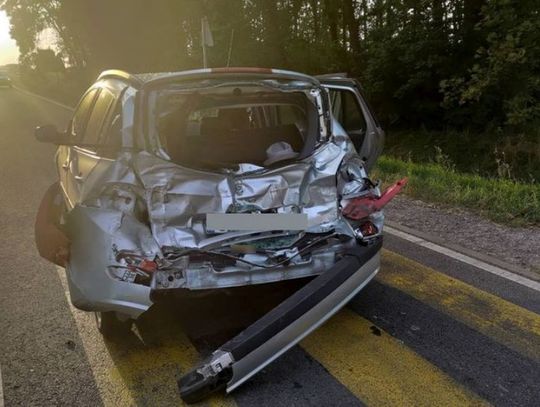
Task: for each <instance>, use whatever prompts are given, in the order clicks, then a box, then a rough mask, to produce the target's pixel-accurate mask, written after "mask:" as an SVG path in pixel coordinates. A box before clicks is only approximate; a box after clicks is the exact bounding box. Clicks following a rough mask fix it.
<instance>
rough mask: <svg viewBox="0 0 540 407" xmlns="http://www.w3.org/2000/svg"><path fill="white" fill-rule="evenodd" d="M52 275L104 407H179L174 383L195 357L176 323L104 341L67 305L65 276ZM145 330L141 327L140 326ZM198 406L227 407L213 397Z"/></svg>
mask: <svg viewBox="0 0 540 407" xmlns="http://www.w3.org/2000/svg"><path fill="white" fill-rule="evenodd" d="M58 274H59V276H60V280H61V281H62V285H63V286H64V291H65V292H66V295H67V296H68V302H69V304H70V308H71V311H72V314H73V317H74V319H75V323H76V325H77V328H78V331H79V335H80V338H81V341H82V343H83V347H84V350H85V353H86V357H87V360H88V362H89V365H90V367H91V369H92V373H93V375H94V378H95V382H96V385H97V387H98V390H99V392H100V396H101V399H102V402H103V404H104V405H105V406H115V407H116V406H181V405H184V404H183V403H182V400H181V399H180V394H179V392H178V388H177V384H176V379H177V378H178V377H180V376H181V375H182V374H184V373H186V372H187V371H189V370H190V369H191V368H192V367H193V366H194V364H195V363H196V362H197V361H198V360H199V358H200V356H199V354H198V352H197V351H196V350H195V348H194V347H193V345H192V344H191V342H190V341H189V339H188V338H187V336H186V335H185V334H184V333H183V332H182V329H181V327H180V326H179V324H178V323H177V322H176V321H171V320H170V319H167V320H166V321H163V320H161V319H160V317H159V316H157V315H156V316H155V317H154V318H149V319H148V321H146V322H144V321H143V322H141V324H139V326H138V327H137V328H136V329H135V330H134V332H133V334H132V335H126V336H125V337H121V338H119V339H117V340H114V341H105V340H104V339H103V338H102V336H101V334H100V333H99V332H98V330H97V328H96V324H95V320H94V316H93V314H91V313H87V312H83V311H79V310H77V309H76V308H74V307H73V306H72V305H71V302H70V301H69V293H68V288H67V280H66V276H65V271H64V270H63V269H61V268H59V269H58ZM145 325H146V326H145ZM201 405H203V406H205V405H206V406H213V407H221V406H223V407H228V406H231V407H233V406H235V405H236V403H235V402H234V400H233V399H232V398H231V397H226V396H222V395H217V396H214V397H213V398H211V399H209V400H208V401H206V402H205V403H201Z"/></svg>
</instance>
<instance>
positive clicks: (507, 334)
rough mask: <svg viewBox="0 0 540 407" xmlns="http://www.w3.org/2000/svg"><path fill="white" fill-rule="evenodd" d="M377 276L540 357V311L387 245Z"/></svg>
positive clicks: (522, 351) (477, 328)
mask: <svg viewBox="0 0 540 407" xmlns="http://www.w3.org/2000/svg"><path fill="white" fill-rule="evenodd" d="M376 279H377V281H378V282H380V283H382V284H384V285H386V286H389V287H393V288H396V289H398V290H399V291H401V292H403V293H405V294H406V295H408V296H410V297H412V298H415V299H416V300H418V301H420V302H421V303H423V304H425V305H428V306H430V307H432V308H434V309H436V310H438V311H440V312H442V313H444V314H446V315H448V316H450V317H451V318H453V319H455V320H456V321H460V322H462V323H464V324H465V325H467V326H469V327H470V328H472V329H474V330H475V331H477V332H480V333H482V334H483V335H485V336H487V337H489V338H492V339H494V340H495V341H497V342H499V343H502V344H504V345H505V346H506V347H508V348H509V349H513V350H514V351H516V352H518V353H520V354H521V355H524V356H526V357H529V358H531V359H532V360H540V315H538V314H536V313H534V312H532V311H529V310H527V309H525V308H523V307H520V306H519V305H515V304H513V303H511V302H509V301H506V300H504V299H502V298H500V297H498V296H496V295H493V294H490V293H488V292H485V291H482V290H480V289H478V288H476V287H474V286H472V285H469V284H466V283H464V282H462V281H461V280H458V279H455V278H453V277H450V276H448V275H446V274H444V273H441V272H438V271H436V270H434V269H432V268H429V267H426V266H424V265H422V264H420V263H417V262H416V261H414V260H410V259H408V258H406V257H404V256H401V255H399V254H397V253H394V252H392V251H389V250H386V249H383V252H382V260H381V271H380V273H379V274H378V275H377V277H376Z"/></svg>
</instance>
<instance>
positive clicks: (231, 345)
mask: <svg viewBox="0 0 540 407" xmlns="http://www.w3.org/2000/svg"><path fill="white" fill-rule="evenodd" d="M381 247H382V237H380V238H378V239H377V240H376V241H375V242H373V243H372V244H371V245H369V246H356V247H355V248H354V249H351V250H349V251H347V252H346V253H345V254H344V255H343V258H342V259H341V260H339V261H338V262H337V263H336V264H335V265H334V266H333V267H332V268H331V269H330V270H327V271H326V272H324V273H323V274H321V275H320V276H319V277H317V278H315V279H314V280H313V281H311V282H309V283H308V284H306V285H305V286H304V287H302V288H301V289H300V290H298V291H297V292H295V293H294V294H293V295H291V296H290V297H289V298H287V299H286V300H285V301H283V302H282V303H281V304H279V305H278V306H277V307H275V308H274V309H272V310H271V311H270V312H269V313H267V314H265V315H264V316H263V317H262V318H260V319H259V320H258V321H256V322H255V323H253V324H252V325H250V326H249V327H248V328H246V329H245V330H244V331H242V332H241V333H240V334H238V335H237V336H235V337H234V338H233V339H231V340H230V341H228V342H227V343H225V344H224V345H223V346H221V347H220V349H221V350H223V351H224V352H230V353H231V354H232V355H233V357H234V359H235V360H240V359H242V358H243V357H245V356H246V355H248V354H249V353H251V352H252V351H254V350H255V349H257V348H258V347H259V346H261V345H263V344H264V343H265V342H267V341H268V340H269V339H270V338H272V337H273V336H275V335H277V334H278V333H279V332H281V331H282V330H284V329H285V328H287V326H289V325H290V324H291V323H293V322H294V321H296V320H297V319H298V318H300V317H301V316H302V315H304V314H305V313H306V312H307V311H309V310H310V309H311V308H313V307H314V306H315V305H317V304H318V303H319V302H320V301H321V300H322V299H324V298H325V297H327V296H328V295H329V294H330V293H332V292H333V291H334V290H335V289H336V288H338V287H339V286H340V285H341V284H343V283H344V282H345V281H346V280H347V279H348V278H349V277H351V276H352V275H353V274H354V273H355V272H356V271H358V269H359V268H360V267H361V266H362V265H364V264H365V263H366V262H368V261H369V260H370V259H371V258H372V257H373V256H375V254H376V253H377V252H378V251H379V250H380V249H381Z"/></svg>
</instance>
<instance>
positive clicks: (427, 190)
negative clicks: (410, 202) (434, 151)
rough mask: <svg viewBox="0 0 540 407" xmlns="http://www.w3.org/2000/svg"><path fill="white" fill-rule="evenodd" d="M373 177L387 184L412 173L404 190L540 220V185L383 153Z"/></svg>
mask: <svg viewBox="0 0 540 407" xmlns="http://www.w3.org/2000/svg"><path fill="white" fill-rule="evenodd" d="M372 177H373V178H375V179H381V180H382V182H383V185H388V184H391V183H394V182H395V181H396V180H397V179H400V178H403V177H408V178H409V184H408V186H407V187H406V188H405V190H404V192H405V193H406V194H407V195H410V196H412V197H415V198H418V199H421V200H425V201H429V202H436V203H441V204H445V205H455V206H462V207H465V208H469V209H473V210H474V211H477V212H479V213H481V214H483V215H485V216H486V217H488V218H490V219H492V220H495V221H497V222H501V223H509V224H511V225H516V226H517V225H539V224H540V185H539V184H537V183H521V182H516V181H513V180H509V179H498V178H484V177H481V176H479V175H474V174H466V173H459V172H456V171H455V170H453V169H452V168H446V167H444V166H442V165H440V164H435V163H426V164H418V163H414V162H411V161H402V160H399V159H396V158H392V157H387V156H382V157H381V158H380V159H379V161H378V162H377V166H376V167H375V169H374V170H373V174H372Z"/></svg>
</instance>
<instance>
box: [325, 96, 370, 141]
mask: <svg viewBox="0 0 540 407" xmlns="http://www.w3.org/2000/svg"><path fill="white" fill-rule="evenodd" d="M330 100H331V102H332V113H333V114H334V117H335V118H336V120H337V121H338V122H340V123H341V125H342V126H343V128H344V129H345V131H346V132H347V133H348V134H349V136H351V138H358V137H362V138H363V136H364V134H365V133H366V128H367V124H366V118H365V117H364V112H363V111H362V108H361V107H360V104H359V103H358V99H357V96H356V95H355V94H354V93H353V92H352V91H351V90H348V89H331V90H330ZM353 141H354V140H353Z"/></svg>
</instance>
